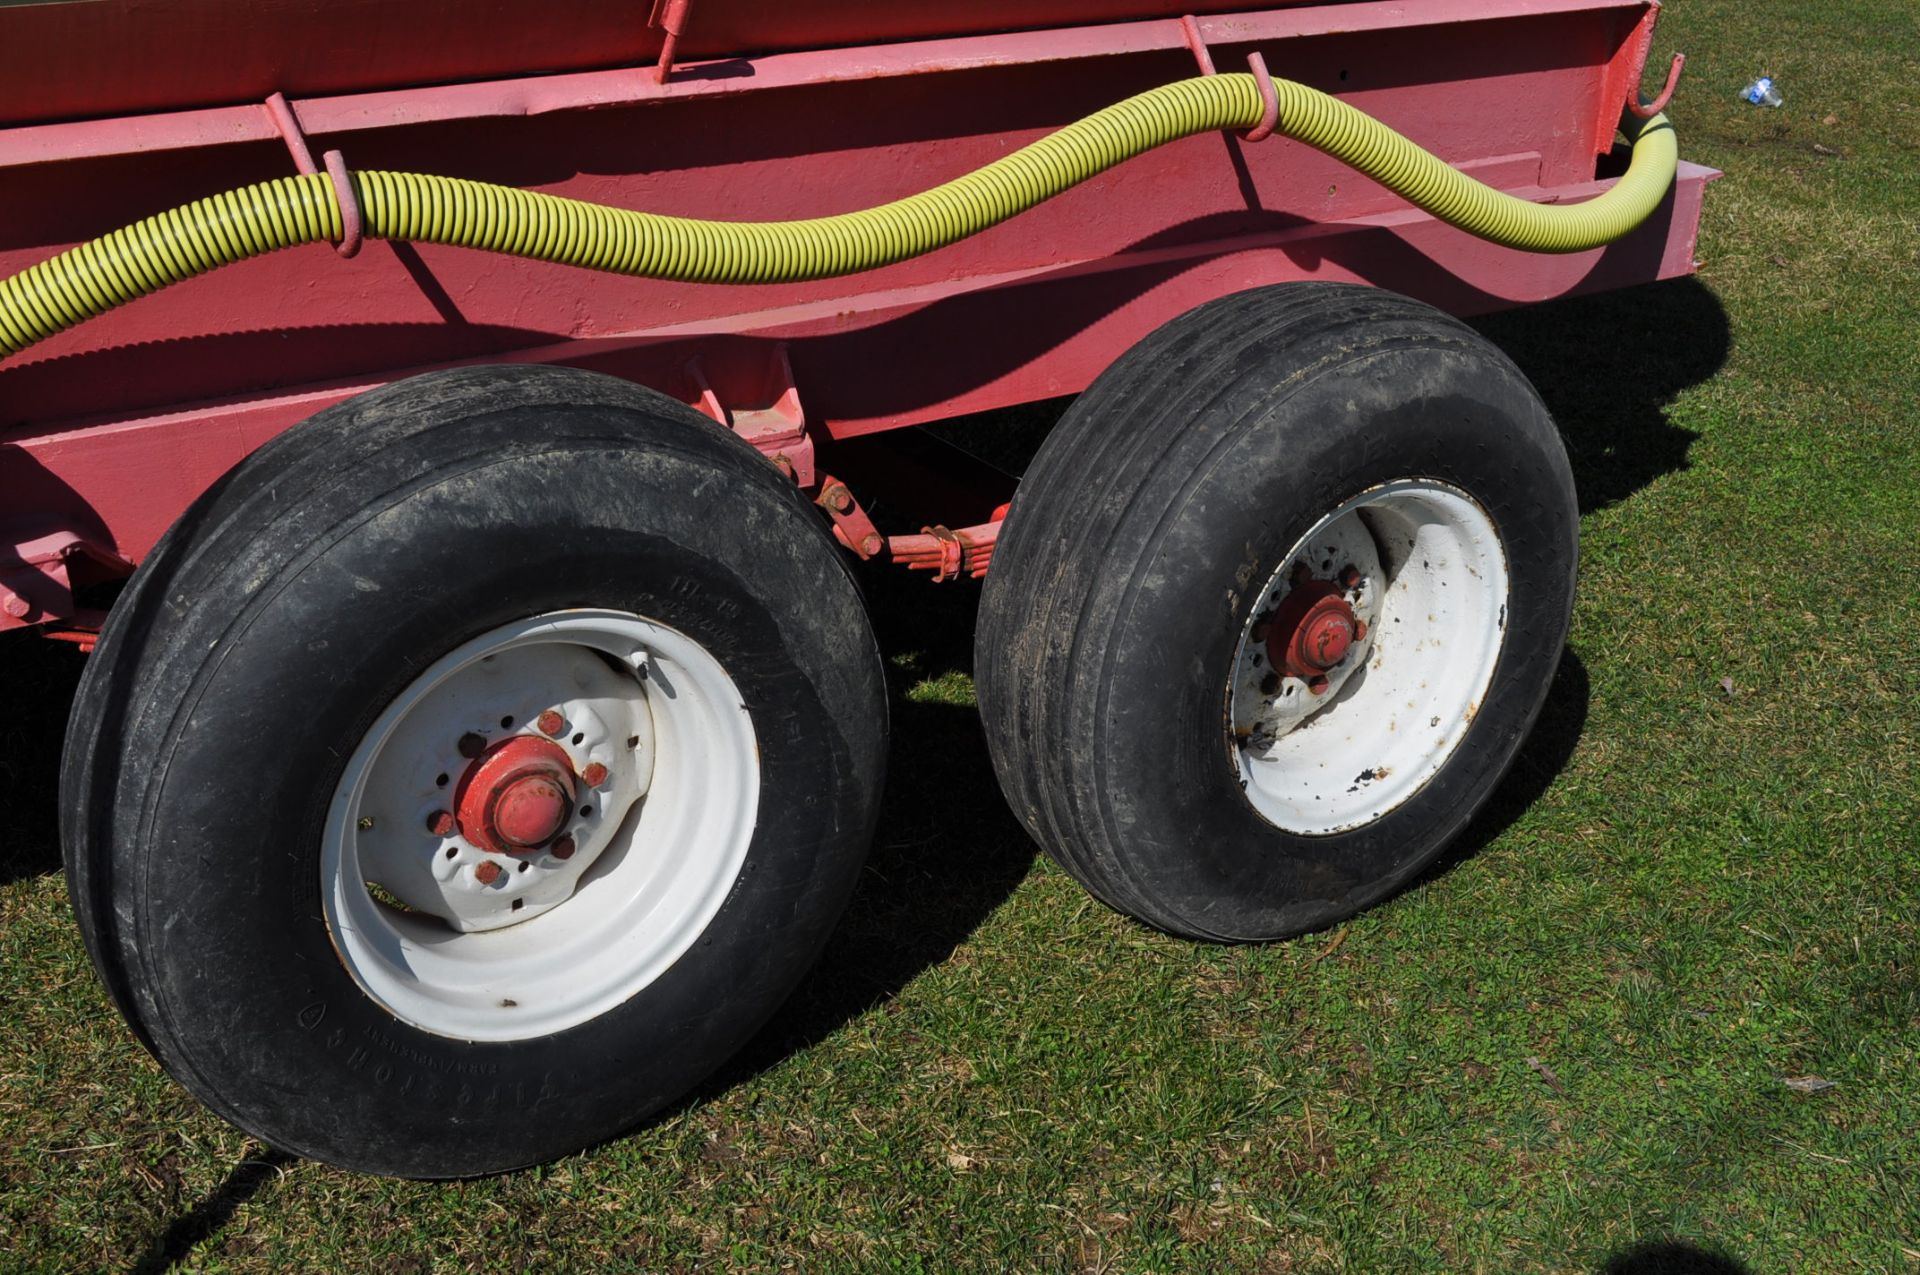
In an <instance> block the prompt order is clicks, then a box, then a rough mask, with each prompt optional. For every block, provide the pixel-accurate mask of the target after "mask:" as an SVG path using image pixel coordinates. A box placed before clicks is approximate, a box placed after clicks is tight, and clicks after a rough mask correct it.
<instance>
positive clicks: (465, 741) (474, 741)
mask: <svg viewBox="0 0 1920 1275" xmlns="http://www.w3.org/2000/svg"><path fill="white" fill-rule="evenodd" d="M459 748H460V755H461V756H462V757H478V756H479V755H480V754H481V753H484V752H486V751H487V737H486V736H485V735H481V734H479V733H477V732H475V731H468V732H467V733H466V734H464V735H462V736H461V737H460V744H459Z"/></svg>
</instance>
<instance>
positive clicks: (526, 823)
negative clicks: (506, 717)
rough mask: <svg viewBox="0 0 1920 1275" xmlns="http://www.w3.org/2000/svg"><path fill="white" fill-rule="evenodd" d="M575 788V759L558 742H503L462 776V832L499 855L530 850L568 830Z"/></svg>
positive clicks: (459, 802) (458, 800) (521, 738)
mask: <svg viewBox="0 0 1920 1275" xmlns="http://www.w3.org/2000/svg"><path fill="white" fill-rule="evenodd" d="M576 791H577V789H576V787H575V781H574V777H573V763H572V761H571V760H570V759H569V758H568V757H567V754H566V752H565V750H563V749H562V748H561V747H560V746H559V745H558V744H556V743H554V742H553V741H552V740H547V739H535V738H533V737H532V736H530V735H516V736H514V737H513V738H512V739H504V740H501V741H500V742H499V743H497V744H495V745H494V746H493V747H491V748H489V749H487V750H486V751H485V752H483V753H481V754H480V756H479V758H478V759H476V760H475V761H474V763H473V765H471V766H469V767H468V768H467V773H466V774H465V775H463V776H461V779H460V787H459V790H458V792H457V794H456V797H455V804H456V806H457V808H458V809H457V817H458V819H459V822H460V835H461V836H463V837H465V838H466V839H467V840H468V841H471V842H472V843H473V844H474V845H476V846H478V847H480V849H482V850H491V851H493V852H494V853H495V854H532V853H533V852H535V851H537V850H539V849H540V848H541V847H542V846H544V845H546V844H547V843H548V842H549V841H552V840H553V839H554V838H555V837H557V836H559V835H560V833H561V831H562V830H563V829H565V828H566V826H567V821H568V818H569V817H570V816H571V815H572V814H573V799H574V794H575V792H576Z"/></svg>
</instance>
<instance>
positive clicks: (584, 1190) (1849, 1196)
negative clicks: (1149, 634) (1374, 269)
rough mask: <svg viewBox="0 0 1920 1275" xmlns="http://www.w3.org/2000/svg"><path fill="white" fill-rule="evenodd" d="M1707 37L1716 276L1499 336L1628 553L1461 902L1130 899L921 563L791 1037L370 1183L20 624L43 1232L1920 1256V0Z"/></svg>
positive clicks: (21, 1204)
mask: <svg viewBox="0 0 1920 1275" xmlns="http://www.w3.org/2000/svg"><path fill="white" fill-rule="evenodd" d="M1664 30H1665V34H1664V38H1663V40H1662V47H1663V48H1678V49H1684V50H1685V51H1687V52H1688V53H1689V54H1690V55H1691V61H1690V63H1689V67H1688V73H1687V81H1686V83H1685V85H1684V86H1683V89H1682V95H1681V98H1680V104H1679V106H1678V108H1677V109H1676V110H1675V111H1674V115H1675V118H1676V122H1677V124H1678V126H1679V128H1680V130H1681V136H1682V142H1683V149H1684V153H1685V154H1686V155H1687V156H1688V157H1689V158H1692V159H1695V160H1698V161H1700V162H1704V163H1709V164H1713V165H1715V166H1717V167H1720V168H1723V169H1725V170H1726V172H1727V174H1728V176H1727V179H1726V180H1725V181H1723V182H1721V183H1720V184H1719V185H1717V186H1715V187H1714V188H1713V189H1712V190H1711V191H1710V192H1709V197H1708V202H1707V220H1706V228H1705V232H1704V237H1703V243H1702V248H1701V253H1702V256H1703V257H1704V258H1705V259H1706V262H1707V264H1706V268H1705V270H1704V272H1703V273H1702V275H1701V277H1700V279H1699V280H1698V281H1686V282H1680V283H1674V284H1667V285H1660V286H1656V287H1650V288H1643V289H1639V290H1637V291H1635V292H1632V293H1627V294H1619V295H1614V296H1608V297H1603V298H1597V299H1593V300H1588V301H1577V302H1567V303H1560V304H1556V305H1552V306H1547V307H1542V308H1539V309H1536V310H1534V311H1530V312H1527V313H1525V314H1518V315H1505V316H1499V317H1496V318H1493V319H1490V320H1487V321H1486V322H1485V323H1484V324H1483V326H1484V329H1485V330H1486V331H1487V332H1488V333H1489V334H1490V335H1491V336H1492V337H1493V338H1494V339H1495V340H1497V341H1499V342H1500V343H1501V344H1502V345H1503V346H1505V347H1506V348H1507V349H1508V350H1509V351H1510V352H1511V353H1512V354H1513V355H1514V357H1515V358H1516V359H1518V360H1519V361H1520V362H1521V364H1522V365H1523V366H1524V367H1525V368H1526V369H1527V370H1528V371H1529V373H1531V374H1532V375H1533V376H1534V377H1535V379H1536V380H1537V381H1538V382H1539V384H1540V386H1541V388H1542V390H1543V392H1544V393H1545V394H1546V395H1547V397H1548V398H1549V400H1550V402H1551V404H1552V406H1553V408H1554V410H1555V412H1556V415H1557V416H1558V417H1559V419H1560V421H1561V423H1562V425H1563V427H1564V428H1565V429H1566V431H1567V433H1568V436H1569V440H1570V444H1571V447H1572V451H1573V456H1574V464H1575V470H1576V473H1577V474H1578V477H1579V480H1580V483H1581V489H1582V493H1583V501H1584V506H1585V520H1584V524H1583V530H1584V549H1583V571H1584V577H1583V586H1582V588H1583V591H1582V595H1581V600H1580V603H1579V606H1578V610H1577V613H1576V615H1575V620H1574V628H1573V636H1572V640H1571V649H1570V650H1569V652H1568V653H1567V656H1566V659H1565V662H1564V665H1563V667H1562V670H1561V673H1560V676H1559V680H1558V682H1557V684H1556V686H1555V688H1554V692H1553V696H1552V699H1551V701H1550V702H1549V704H1548V708H1547V712H1546V715H1545V717H1544V719H1543V722H1542V725H1541V727H1540V729H1539V731H1538V733H1537V734H1536V736H1535V737H1534V739H1533V740H1532V741H1531V742H1530V743H1529V745H1528V747H1527V749H1526V751H1525V752H1524V753H1523V755H1522V758H1521V761H1520V763H1519V765H1518V767H1517V770H1516V772H1515V774H1514V775H1513V777H1512V778H1511V779H1510V780H1509V781H1508V783H1507V785H1506V786H1505V788H1504V789H1503V790H1502V792H1501V793H1500V795H1499V797H1498V798H1497V799H1496V801H1495V804H1494V807H1493V808H1492V809H1490V810H1489V811H1488V813H1487V814H1486V815H1485V817H1483V818H1482V819H1481V820H1480V822H1479V823H1478V825H1477V826H1476V827H1475V828H1474V829H1473V830H1472V832H1471V833H1470V834H1469V836H1468V838H1467V840H1466V843H1465V844H1464V845H1463V846H1462V847H1461V848H1460V850H1459V851H1458V852H1457V853H1455V854H1453V855H1451V856H1450V858H1449V860H1448V862H1447V864H1445V865H1444V866H1443V867H1442V868H1441V869H1440V870H1439V871H1437V872H1435V873H1433V874H1431V875H1430V876H1429V877H1428V878H1427V879H1426V880H1425V881H1423V882H1422V883H1421V884H1420V885H1418V886H1417V887H1416V888H1415V889H1413V890H1412V891H1410V892H1409V893H1407V894H1406V895H1405V896H1403V897H1401V898H1399V899H1397V900H1394V901H1393V902H1391V903H1389V904H1387V905H1385V906H1383V907H1380V908H1377V909H1376V910H1374V911H1372V912H1370V913H1368V914H1366V915H1364V916H1362V917H1360V918H1358V919H1357V920H1355V921H1353V922H1352V923H1351V924H1350V925H1348V926H1346V927H1343V928H1341V929H1339V930H1337V931H1334V932H1332V933H1330V934H1320V935H1314V936H1311V937H1308V938H1305V939H1302V940H1299V941H1296V942H1292V943H1286V944H1279V945H1275V946H1270V947H1244V948H1219V947H1206V946H1200V945H1197V944H1193V943H1187V942H1182V941H1179V940H1175V939H1171V938H1167V937H1164V936H1162V935H1159V934H1155V933H1152V932H1149V931H1147V930H1145V929H1143V928H1142V927H1140V926H1138V925H1136V924H1133V923H1131V922H1129V921H1127V920H1125V919H1123V918H1121V917H1119V916H1116V915H1114V914H1112V913H1110V912H1108V911H1107V910H1106V909H1105V908H1103V907H1101V906H1100V905H1098V904H1095V903H1093V902H1091V901H1090V900H1089V899H1088V898H1087V896H1086V895H1085V894H1083V893H1082V892H1081V890H1080V889H1079V887H1078V886H1076V885H1075V884H1074V883H1073V882H1072V881H1071V880H1070V879H1068V878H1067V877H1066V876H1065V875H1064V874H1063V873H1061V872H1060V871H1058V870H1057V869H1055V868H1054V867H1053V866H1052V865H1051V864H1050V863H1048V862H1047V861H1046V860H1045V859H1044V858H1039V857H1036V855H1035V852H1034V850H1033V848H1032V846H1031V845H1030V844H1029V843H1028V841H1027V840H1026V838H1025V837H1024V836H1023V835H1022V834H1021V832H1020V831H1019V830H1018V829H1017V828H1016V826H1015V825H1014V823H1013V821H1012V818H1011V816H1010V815H1009V814H1008V813H1007V810H1006V808H1005V806H1004V805H1003V803H1002V802H1001V799H1000V796H999V794H998V791H997V789H996V788H995V785H994V783H993V779H992V775H991V773H990V770H989V768H988V764H987V760H986V756H985V752H984V748H983V745H982V743H981V740H980V734H979V728H978V725H977V719H976V717H975V715H974V711H973V708H972V687H971V683H970V681H969V678H968V673H967V670H968V668H969V666H970V657H969V653H968V650H967V642H966V640H965V639H964V638H963V637H957V636H954V635H956V634H964V633H965V632H966V631H967V629H968V628H969V626H970V621H971V607H972V603H973V598H974V596H975V595H976V592H977V591H976V590H973V589H971V588H969V587H966V586H947V587H945V588H940V589H935V588H932V587H930V586H928V585H926V584H925V583H924V581H920V580H896V579H894V578H893V577H891V576H887V577H884V578H881V579H877V580H876V581H875V586H874V587H875V591H876V594H877V595H878V598H877V600H878V602H879V604H880V607H881V613H882V626H883V632H882V638H883V642H884V644H885V646H886V649H887V651H888V656H889V659H890V661H891V668H892V673H893V675H894V684H895V690H896V694H895V719H894V736H895V741H896V748H895V761H894V770H893V775H892V784H891V791H892V798H891V802H890V805H889V807H888V810H887V813H886V816H885V818H884V820H883V824H882V830H881V835H880V839H879V841H878V843H877V844H876V846H875V850H874V855H873V859H872V864H871V869H870V871H869V872H868V874H867V876H866V878H865V883H864V886H863V888H862V891H861V893H860V895H859V897H858V898H857V899H856V900H855V902H854V904H853V907H852V911H851V913H850V915H849V918H848V920H847V921H846V923H845V924H844V925H843V926H842V928H841V930H840V931H839V934H838V936H837V937H836V939H835V940H834V942H833V945H832V947H831V948H830V950H829V952H828V954H827V957H826V960H825V963H824V964H823V965H822V967H821V968H820V969H819V971H818V972H817V973H816V974H814V975H813V976H812V977H811V978H810V979H809V980H808V981H807V982H806V983H805V984H804V985H803V987H802V989H801V991H800V993H799V994H798V996H797V997H796V998H795V1000H794V1001H793V1002H792V1004H791V1005H790V1006H789V1007H788V1008H787V1009H786V1010H785V1011H783V1012H782V1014H781V1015H780V1017H779V1018H778V1019H777V1020H776V1021H775V1022H774V1023H773V1025H772V1026H771V1027H769V1028H768V1030H767V1031H766V1032H764V1033H763V1034H762V1036H761V1037H760V1039H759V1040H758V1041H757V1042H756V1043H755V1045H754V1046H753V1047H752V1048H751V1049H750V1050H749V1052H748V1054H747V1055H746V1056H745V1057H744V1058H742V1059H740V1060H739V1061H738V1062H737V1063H735V1064H734V1065H732V1066H731V1067H730V1068H729V1069H728V1070H727V1071H726V1072H725V1073H724V1074H723V1075H721V1076H720V1077H717V1078H716V1079H715V1080H714V1081H713V1082H711V1083H710V1084H709V1085H708V1086H707V1087H706V1088H705V1089H704V1090H703V1091H702V1092H701V1093H700V1094H698V1095H696V1096H695V1098H693V1099H692V1100H690V1101H689V1102H687V1103H685V1104H683V1105H682V1106H681V1107H680V1108H678V1109H677V1110H675V1111H673V1112H671V1113H669V1114H668V1115H667V1116H666V1117H665V1118H663V1119H661V1120H660V1121H658V1122H656V1123H655V1124H653V1125H652V1126H650V1127H648V1128H646V1129H644V1130H642V1131H640V1132H638V1133H636V1134H634V1135H632V1136H630V1137H628V1138H625V1139H623V1140H620V1141H618V1142H615V1143H612V1144H610V1145H607V1146H604V1147H601V1148H599V1149H597V1150H594V1151H592V1152H590V1153H587V1154H584V1155H580V1156H577V1157H574V1158H572V1159H569V1160H565V1161H562V1162H560V1163H558V1164H554V1165H551V1166H548V1167H545V1168H542V1169H537V1170H532V1171H528V1172H523V1173H518V1174H514V1175H511V1176H507V1177H502V1178H498V1179H493V1180H487V1181H476V1182H467V1183H458V1184H451V1185H435V1184H418V1183H404V1182H389V1181H379V1180H373V1179H368V1178H361V1177H355V1176H352V1175H350V1174H346V1173H342V1172H338V1171H335V1170H332V1169H329V1168H326V1167H324V1166H321V1165H317V1164H310V1163H304V1162H295V1161H289V1160H286V1159H284V1158H282V1157H279V1156H278V1155H277V1154H274V1153H271V1152H268V1151H267V1150H265V1149H264V1148H262V1147H261V1146H259V1145H258V1144H255V1143H253V1142H251V1141H250V1140H248V1139H247V1138H246V1137H244V1136H243V1135H241V1134H239V1133H237V1132H235V1131H234V1130H232V1129H230V1128H228V1127H227V1126H226V1125H224V1124H222V1123H221V1122H220V1121H218V1120H216V1119H214V1118H213V1117H211V1116H209V1115H207V1114H206V1113H204V1112H203V1111H202V1110H201V1109H200V1108H199V1107H198V1106H197V1105H196V1104H195V1103H194V1102H193V1101H192V1100H191V1099H189V1098H188V1097H187V1096H186V1095H185V1094H184V1093H183V1092H182V1091H181V1090H180V1089H178V1088H177V1087H175V1086H174V1085H173V1083H172V1082H171V1081H169V1080H168V1079H167V1078H166V1077H165V1076H164V1075H163V1074H161V1072H160V1071H159V1069H158V1068H157V1067H156V1066H155V1065H154V1064H153V1063H152V1062H151V1061H150V1060H149V1059H148V1057H147V1056H146V1054H145V1053H144V1052H142V1050H141V1049H140V1047H139V1046H138V1044H136V1043H135V1041H134V1039H133V1037H132V1036H131V1034H130V1033H129V1032H128V1031H127V1030H126V1029H125V1028H124V1027H123V1026H122V1025H121V1023H120V1020H119V1019H118V1018H117V1017H116V1016H115V1015H114V1014H113V1012H112V1011H111V1009H110V1008H109V1007H108V1004H107V1000H106V997H105V995H104V993H103V992H102V991H101V989H100V987H99V986H98V984H97V983H96V982H95V980H94V977H93V974H92V971H91V969H90V968H89V967H88V964H87V961H86V958H85V955H84V954H83V952H82V950H81V945H80V939H79V936H78V934H77V932H76V931H75V928H74V925H73V921H72V917H71V915H70V912H69V909H68V905H67V899H66V894H65V888H64V885H63V883H62V881H61V879H60V876H59V873H58V854H57V849H56V845H55V826H54V825H55V820H54V811H53V803H52V797H51V788H52V785H53V783H54V779H55V765H56V761H57V754H58V750H57V747H56V743H57V740H58V737H59V735H60V732H61V729H62V723H63V720H64V714H65V709H66V703H67V700H68V698H69V696H70V695H71V691H72V685H73V679H74V677H75V670H76V668H77V663H78V659H79V657H78V656H76V655H74V654H72V653H71V652H69V651H67V650H64V649H59V648H56V647H55V646H54V645H53V644H48V643H40V642H37V641H33V640H19V639H13V640H9V641H8V642H6V643H5V644H3V645H0V658H3V659H4V661H5V664H4V667H5V669H6V676H7V688H8V697H7V698H8V701H9V712H8V713H7V714H6V716H5V718H4V720H0V828H3V829H4V832H5V836H4V838H0V970H4V971H5V974H4V978H0V1237H4V1238H0V1268H4V1269H6V1270H40V1269H46V1270H60V1269H97V1268H111V1269H126V1268H138V1269H145V1270H161V1269H166V1268H168V1267H169V1266H170V1265H173V1264H178V1266H179V1267H181V1268H186V1269H193V1270H205V1271H223V1270H238V1269H247V1270H253V1269H302V1270H305V1269H313V1270H339V1271H348V1270H382V1271H443V1270H444V1271H466V1270H499V1269H519V1268H524V1267H535V1268H542V1269H563V1270H581V1271H595V1272H600V1271H608V1272H611V1271H621V1270H659V1269H692V1268H694V1267H703V1268H722V1267H737V1268H740V1269H774V1268H783V1267H794V1266H797V1267H802V1268H807V1269H848V1268H853V1267H882V1268H886V1269H897V1270H905V1271H916V1270H926V1271H944V1270H957V1269H969V1270H998V1269H1008V1268H1015V1269H1023V1270H1024V1269H1033V1270H1113V1271H1138V1270H1156V1271H1158V1270H1168V1271H1172V1270H1183V1271H1197V1270H1259V1271H1271V1272H1279V1271H1331V1270H1351V1271H1388V1270H1392V1271H1398V1270H1490V1271H1582V1272H1606V1273H1608V1275H1635V1273H1638V1275H1647V1273H1649V1272H1657V1271H1663V1270H1672V1271H1701V1272H1719V1273H1722V1275H1732V1273H1735V1272H1752V1273H1753V1275H1763V1273H1764V1275H1771V1273H1773V1272H1839V1271H1855V1270H1859V1271H1920V1138H1916V1133H1915V1130H1916V1127H1920V935H1917V934H1916V927H1917V926H1920V877H1917V875H1916V864H1917V863H1920V855H1917V854H1916V843H1917V842H1920V725H1917V724H1916V718H1917V717H1920V567H1916V565H1915V564H1916V562H1917V561H1920V554H1916V549H1915V546H1916V545H1920V93H1917V92H1916V89H1915V86H1916V84H1920V10H1916V8H1915V6H1914V4H1913V0H1852V2H1848V3H1835V4H1827V5H1815V4H1807V3H1793V2H1789V0H1672V3H1671V4H1670V5H1669V14H1668V17H1667V20H1666V25H1665V29H1664ZM1761 71H1767V72H1770V73H1771V74H1773V75H1774V76H1775V77H1776V78H1777V79H1778V81H1779V83H1780V85H1781V87H1782V89H1783V90H1784V92H1785V94H1786V99H1787V105H1786V107H1785V108H1784V109H1782V110H1779V111H1764V110H1760V109H1757V108H1753V107H1748V106H1745V105H1744V104H1741V103H1738V102H1736V101H1735V93H1736V91H1737V90H1738V88H1739V87H1740V85H1742V84H1744V83H1745V82H1746V81H1747V79H1749V78H1750V77H1751V76H1752V75H1754V74H1757V73H1759V72H1761ZM1806 1077H1819V1078H1821V1079H1823V1080H1825V1081H1829V1082H1831V1087H1830V1088H1825V1089H1823V1090H1821V1091H1819V1092H1802V1091H1801V1089H1802V1088H1809V1087H1812V1086H1809V1085H1806V1084H1802V1086H1801V1088H1796V1087H1794V1086H1793V1085H1790V1084H1789V1083H1787V1081H1788V1080H1789V1079H1803V1078H1806Z"/></svg>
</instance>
